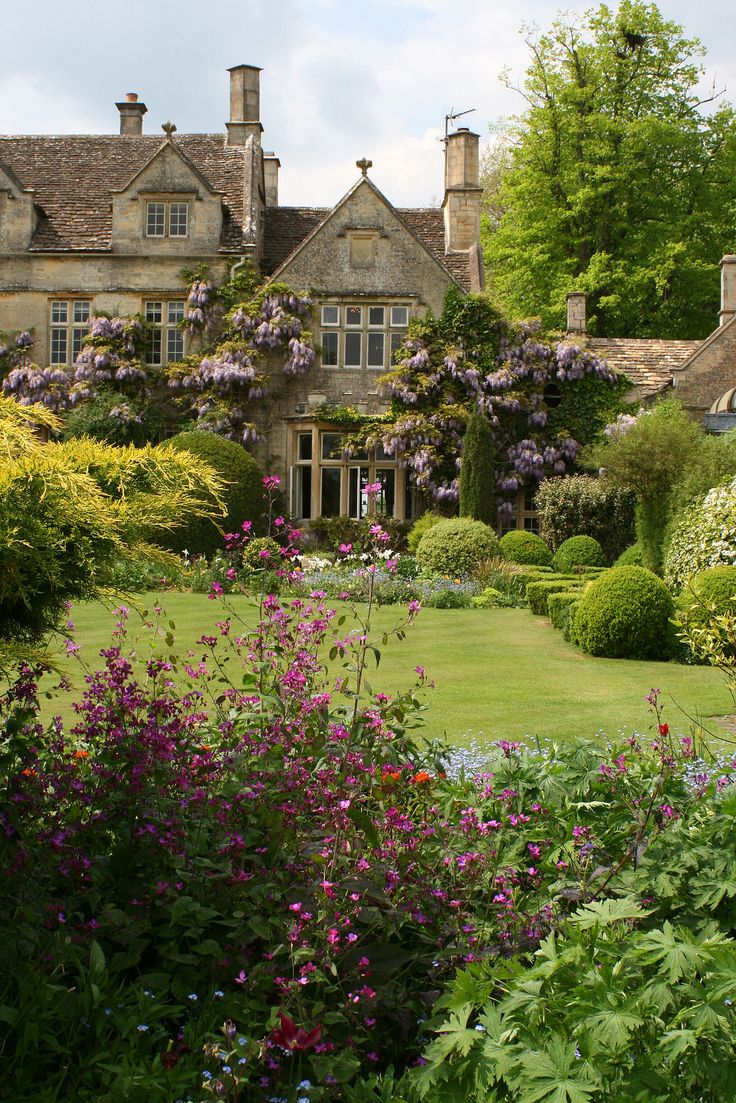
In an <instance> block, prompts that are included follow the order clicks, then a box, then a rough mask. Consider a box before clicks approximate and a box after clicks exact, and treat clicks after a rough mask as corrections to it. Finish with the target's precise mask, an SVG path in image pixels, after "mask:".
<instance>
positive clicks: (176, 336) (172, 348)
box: [166, 329, 184, 364]
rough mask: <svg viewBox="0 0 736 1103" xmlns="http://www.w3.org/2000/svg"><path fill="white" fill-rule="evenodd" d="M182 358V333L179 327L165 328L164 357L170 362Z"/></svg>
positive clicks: (172, 362)
mask: <svg viewBox="0 0 736 1103" xmlns="http://www.w3.org/2000/svg"><path fill="white" fill-rule="evenodd" d="M183 358H184V334H183V333H182V331H181V330H180V329H167V330H166V359H167V360H168V362H169V363H170V364H174V363H176V361H177V360H182V359H183Z"/></svg>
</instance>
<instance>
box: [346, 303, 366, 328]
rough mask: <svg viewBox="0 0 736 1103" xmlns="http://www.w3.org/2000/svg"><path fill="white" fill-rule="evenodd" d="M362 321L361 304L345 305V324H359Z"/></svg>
mask: <svg viewBox="0 0 736 1103" xmlns="http://www.w3.org/2000/svg"><path fill="white" fill-rule="evenodd" d="M362 322H363V307H362V306H346V307H345V325H346V326H359V325H361V324H362Z"/></svg>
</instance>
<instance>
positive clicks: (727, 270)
mask: <svg viewBox="0 0 736 1103" xmlns="http://www.w3.org/2000/svg"><path fill="white" fill-rule="evenodd" d="M734 314H736V255H734V254H733V253H727V254H726V256H725V257H723V258H722V260H721V310H720V314H719V315H718V324H719V325H722V326H725V324H726V322H729V321H730V320H731V318H733V316H734Z"/></svg>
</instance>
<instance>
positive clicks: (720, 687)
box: [44, 593, 733, 745]
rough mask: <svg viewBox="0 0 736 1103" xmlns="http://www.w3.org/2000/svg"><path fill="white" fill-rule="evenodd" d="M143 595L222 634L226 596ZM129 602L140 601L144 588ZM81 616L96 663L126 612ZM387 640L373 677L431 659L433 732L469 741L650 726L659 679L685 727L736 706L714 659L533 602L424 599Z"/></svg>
mask: <svg viewBox="0 0 736 1103" xmlns="http://www.w3.org/2000/svg"><path fill="white" fill-rule="evenodd" d="M229 600H230V601H231V602H232V605H233V607H234V608H235V610H236V611H237V612H239V613H240V614H242V615H244V616H248V615H249V614H251V615H252V606H250V603H249V602H248V600H247V599H246V598H243V597H235V598H232V599H229ZM135 601H136V602H138V603H139V604H140V609H143V608H149V609H150V608H153V606H154V605H155V604H156V602H160V604H161V605H162V606H163V607H164V608H165V610H166V614H167V617H166V619H167V620H169V619H170V620H173V621H174V622H175V625H176V629H175V635H176V649H177V651H178V652H179V653H182V652H184V651H185V650H186V649H188V648H190V647H193V646H194V641H195V640H196V639H198V638H199V637H200V636H201V635H202V633H212V632H213V630H214V624H215V621H217V620H221V619H223V617H224V615H225V614H224V610H223V608H222V606H221V604H220V603H219V602H213V601H209V600H208V599H207V597H206V596H205V595H201V594H182V593H166V594H148V595H145V596H144V597H140V596H139V597H138V598H137V599H135ZM129 604H131V606H132V605H133V604H134V602H133V600H132V599H131V602H130V603H129ZM401 615H402V609H401V608H400V607H395V606H390V607H384V608H381V609H378V610H376V613H375V618H374V624H375V628H376V633H375V634H376V635H377V636H380V635H381V633H382V632H383V631H384V630H386V629H389V628H390V627H391V626H392V625H393V624H395V623H396V620H397V618H398V617H400V616H401ZM72 618H73V620H74V622H75V625H76V631H75V638H76V640H77V642H78V643H79V644H81V646H82V651H81V654H82V655H83V656H84V659H85V661H86V663H87V664H88V665H89V666H96V665H97V664H98V652H99V650H100V648H101V647H104V646H107V645H109V640H110V633H111V630H112V626H113V621H114V618H113V616H112V614H111V612H110V610H109V609H108V608H106V607H105V606H104V605H102V604H98V603H90V604H80V605H77V606H75V608H74V611H73V613H72ZM129 623H130V625H131V636H140V637H141V639H140V642H139V653H140V654H141V655H145V654H147V653H148V652H149V650H150V643H149V642H148V640H149V636H150V633H147V632H146V630H145V628H144V626H143V624H142V621H141V620H140V617H139V616H137V615H135V614H133V615H132V616H131V619H130V622H129ZM214 631H215V632H216V630H214ZM343 631H344V630H343ZM379 646H380V645H379ZM381 651H382V658H381V664H380V668H379V669H378V670H377V671H376V670H375V667H373V668H372V669H371V671H370V677H369V680H370V683H371V686H372V688H373V689H374V690H375V691H378V690H381V691H384V692H395V691H397V690H399V689H401V688H402V687H406V686H408V685H410V684H411V683H412V681H413V680H414V678H415V675H414V668H415V667H416V666H417V665H420V664H421V665H422V666H424V667H425V668H426V670H427V673H428V675H429V676H430V677H431V678H433V679H434V680H435V682H436V688H435V689H434V690H432V691H430V692H429V693H428V694H427V700H428V704H429V708H428V711H427V713H426V721H427V723H426V727H425V731H426V733H427V734H428V735H431V736H437V737H441V736H444V735H446V736H447V738H448V739H449V740H450V741H451V742H452V743H454V744H457V745H470V744H474V743H475V744H482V743H483V742H485V741H489V740H494V739H500V738H506V739H519V738H525V737H532V738H533V737H536V736H539V737H540V738H550V739H571V738H574V737H577V736H592V735H595V734H596V733H599V732H603V733H610V734H615V733H617V732H619V731H621V730H623V731H625V732H629V731H632V730H639V731H643V730H646V728H647V726H648V725H649V723H650V722H651V718H650V717H649V715H648V713H647V709H646V704H645V701H644V696H645V694H646V693H647V692H648V691H649V689H650V688H651V687H652V686H656V687H658V688H661V690H662V695H663V700H664V702H665V705H666V713H667V717H666V718H667V720H668V722H669V724H670V726H671V727H672V728H673V730H682V731H685V732H687V731H688V730H689V728H690V724H691V720H690V718H698V719H699V720H700V721H704V722H707V720H708V718H709V717H712V716H720V715H723V714H725V713H728V712H730V711H732V708H733V706H732V704H731V701H730V697H729V694H728V692H727V690H726V688H725V686H724V683H723V681H722V679H721V677H720V675H718V674H717V673H716V672H715V671H713V670H710V669H706V668H703V667H689V666H680V665H676V664H670V663H651V662H633V661H628V660H612V659H594V658H591V657H590V656H588V655H585V654H583V653H582V652H581V651H579V650H578V649H577V648H575V647H572V646H571V645H570V644H568V643H566V642H565V641H564V640H563V638H562V636H561V635H560V633H559V632H557V631H556V630H555V629H553V628H552V627H551V626H550V624H549V622H548V621H546V620H544V619H543V618H541V617H535V616H532V614H531V613H529V611H528V610H526V609H460V610H457V609H453V610H444V609H424V610H422V612H421V614H420V615H419V617H418V619H417V621H416V623H415V625H414V626H413V627H412V628H410V629H409V632H408V635H407V638H406V639H405V640H404V641H403V642H397V641H395V640H393V641H391V642H389V644H388V646H387V647H382V646H381ZM63 666H64V667H65V669H67V670H68V671H69V673H70V674H71V676H72V679H73V681H74V682H75V684H76V686H77V687H79V686H81V685H82V684H83V673H82V671H81V670H80V668H79V666H78V665H77V664H76V663H75V662H74V661H73V660H67V659H66V657H65V659H64V660H63ZM337 669H338V668H336V672H337ZM44 712H45V713H46V715H51V714H52V713H54V712H60V713H61V714H62V715H63V716H64V717H65V718H69V717H70V716H71V705H70V699H69V698H63V699H61V700H59V699H56V700H54V701H52V702H47V703H46V704H45V706H44ZM708 726H710V727H715V726H714V725H708ZM715 730H716V731H718V729H717V728H715Z"/></svg>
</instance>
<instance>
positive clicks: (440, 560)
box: [416, 517, 498, 575]
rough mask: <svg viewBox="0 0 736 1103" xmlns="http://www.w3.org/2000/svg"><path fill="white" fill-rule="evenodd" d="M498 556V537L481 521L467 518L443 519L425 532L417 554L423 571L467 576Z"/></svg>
mask: <svg viewBox="0 0 736 1103" xmlns="http://www.w3.org/2000/svg"><path fill="white" fill-rule="evenodd" d="M494 555H498V538H497V537H496V534H495V533H494V532H493V530H492V529H490V528H489V527H488V525H484V524H483V522H482V521H471V520H470V518H468V517H455V518H452V519H451V520H442V521H440V523H439V524H438V525H434V527H433V528H430V529H429V531H428V532H425V534H424V536H423V537H422V539H421V540H420V541H419V545H418V547H417V551H416V556H417V563H418V564H419V566H420V567H421V569H422V570H423V571H426V572H428V573H432V574H447V575H463V574H465V575H467V574H471V573H472V572H473V570H474V569H475V568H476V567H477V566H478V564H479V563H482V562H483V561H484V560H485V559H491V558H493V556H494Z"/></svg>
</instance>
